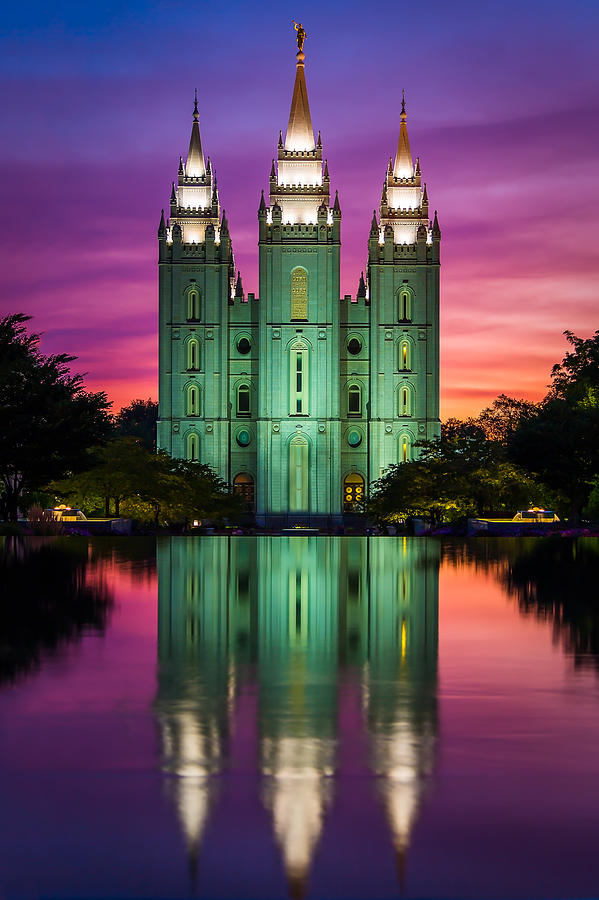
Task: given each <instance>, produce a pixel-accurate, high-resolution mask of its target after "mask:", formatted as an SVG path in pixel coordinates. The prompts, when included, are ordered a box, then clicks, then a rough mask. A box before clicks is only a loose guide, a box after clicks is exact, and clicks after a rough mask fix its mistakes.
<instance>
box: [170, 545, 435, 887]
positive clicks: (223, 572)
mask: <svg viewBox="0 0 599 900" xmlns="http://www.w3.org/2000/svg"><path fill="white" fill-rule="evenodd" d="M157 558H158V586H159V618H158V639H159V686H158V694H157V698H156V716H157V720H158V723H159V728H160V736H161V746H162V767H163V770H164V772H165V775H166V783H167V785H168V787H169V791H170V793H171V796H172V799H173V802H174V804H175V806H176V808H177V811H178V815H179V819H180V822H181V826H182V828H183V831H184V834H185V837H186V842H187V846H188V851H189V856H190V860H191V861H192V864H193V865H195V860H196V858H197V856H198V853H199V852H200V847H201V842H202V837H203V834H204V832H205V830H206V828H207V825H208V821H209V818H210V812H211V810H212V808H213V807H214V804H215V802H216V801H217V797H216V793H217V785H218V783H219V779H218V778H217V777H215V776H217V775H218V774H219V773H221V772H224V771H226V770H227V769H228V767H229V765H230V739H231V735H232V733H233V731H234V727H235V725H236V721H237V717H238V702H237V701H238V697H239V694H240V691H241V690H242V689H243V686H244V684H245V685H246V687H247V686H248V685H249V686H250V687H251V688H252V690H254V691H255V693H256V703H257V705H256V716H255V719H256V720H255V722H253V725H252V727H253V728H254V729H255V736H256V739H257V743H256V746H257V748H258V750H257V754H258V758H257V759H255V760H253V761H250V764H251V765H252V764H253V765H254V766H255V769H256V770H257V771H258V772H259V773H260V779H261V799H262V802H263V803H264V805H265V807H266V809H267V810H268V811H269V814H270V817H271V821H272V827H273V831H274V836H275V839H276V842H277V845H278V847H279V850H280V853H281V858H282V863H283V866H284V870H285V874H286V878H287V882H288V890H289V894H290V896H292V897H301V896H303V895H304V894H305V893H306V891H307V887H308V881H309V876H310V871H311V868H312V865H313V860H314V856H315V853H316V851H317V848H318V846H319V843H320V840H321V837H322V834H323V830H324V828H326V821H327V811H328V810H329V808H330V806H331V804H332V802H333V800H334V792H335V786H336V779H335V773H336V770H337V767H338V759H339V754H338V751H339V742H340V740H347V739H348V736H347V735H342V734H341V730H340V728H339V721H338V719H339V690H340V683H341V682H342V681H344V682H346V683H351V684H353V685H355V689H356V697H357V698H358V699H359V701H360V703H361V708H362V714H363V728H364V730H365V732H366V736H367V744H368V748H369V758H368V760H366V761H365V764H366V765H367V767H368V769H369V770H370V771H371V772H372V773H373V774H374V775H375V776H377V777H376V778H375V779H373V785H376V789H375V790H380V795H381V797H382V802H383V806H384V809H385V812H386V817H387V821H388V824H389V828H390V832H391V835H392V839H393V845H394V847H395V851H396V853H397V855H398V860H399V870H400V878H401V877H402V874H401V873H402V872H403V867H404V860H405V854H406V850H407V847H408V844H409V841H410V834H411V831H412V828H413V825H414V822H415V820H416V818H417V815H418V810H419V807H420V804H421V800H422V796H423V792H424V789H425V785H426V781H427V778H428V776H429V775H430V774H431V772H432V769H433V763H434V744H435V735H436V731H437V713H436V687H437V627H438V626H437V623H438V569H439V550H438V545H437V544H436V543H434V542H432V541H418V540H415V539H411V540H410V539H408V540H402V539H397V540H396V539H391V538H389V539H387V538H385V539H380V538H379V539H376V538H371V539H368V538H341V539H340V538H326V537H291V538H283V537H272V538H271V537H264V538H221V537H214V538H165V539H160V540H159V542H158V550H157ZM245 727H247V723H246V726H245ZM350 739H351V738H350ZM256 840H259V837H258V836H256Z"/></svg>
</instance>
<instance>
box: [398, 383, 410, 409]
mask: <svg viewBox="0 0 599 900" xmlns="http://www.w3.org/2000/svg"><path fill="white" fill-rule="evenodd" d="M399 415H400V416H411V415H412V391H411V390H410V388H409V387H408V385H402V386H401V387H400V389H399Z"/></svg>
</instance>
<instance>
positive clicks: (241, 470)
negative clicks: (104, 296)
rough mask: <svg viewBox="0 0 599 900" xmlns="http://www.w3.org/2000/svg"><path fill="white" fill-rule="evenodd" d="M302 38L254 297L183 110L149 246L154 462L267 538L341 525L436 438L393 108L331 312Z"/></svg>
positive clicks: (332, 256) (267, 204)
mask: <svg viewBox="0 0 599 900" xmlns="http://www.w3.org/2000/svg"><path fill="white" fill-rule="evenodd" d="M300 29H301V26H300ZM296 30H297V29H296ZM298 34H299V31H298ZM301 35H302V37H301V44H300V38H299V37H298V47H299V49H298V52H297V57H296V73H295V84H294V87H293V94H292V100H291V108H290V112H289V121H288V125H287V130H286V133H285V137H284V138H283V133H282V132H280V133H279V140H278V146H277V148H276V158H274V159H273V161H272V165H271V170H270V180H269V186H268V192H267V196H266V197H265V194H264V192H263V193H262V197H261V199H260V204H259V208H258V247H259V297H257V296H255V295H254V294H251V293H250V294H248V295H247V296H246V295H245V293H244V290H243V283H242V278H241V274H240V273H239V272H237V270H236V267H235V261H234V256H233V248H232V243H231V235H230V232H229V226H228V222H227V218H226V215H225V212H224V211H223V210H221V206H220V200H219V195H218V189H217V184H216V177H215V175H214V171H213V168H212V165H211V162H210V159H209V158H205V157H204V152H203V149H202V142H201V136H200V127H199V114H198V106H197V97H196V102H195V104H194V112H193V123H192V132H191V139H190V143H189V151H188V154H187V158H186V160H185V161H184V160H183V159H180V162H179V171H178V176H177V182H176V183H173V185H172V191H171V200H170V211H169V216H168V218H165V216H164V211H163V213H162V216H161V219H160V225H159V229H158V242H159V303H160V326H159V331H160V334H159V348H160V349H159V356H160V358H159V422H158V446H159V448H161V449H163V450H166V451H167V452H168V453H170V454H171V455H173V456H176V457H182V458H187V459H189V460H197V461H201V462H203V463H206V464H208V465H210V466H211V467H212V468H213V469H215V470H216V472H217V473H218V474H219V475H220V476H221V477H222V478H223V479H224V480H225V481H226V482H228V483H229V484H231V485H232V487H233V489H234V490H235V491H237V492H239V493H241V494H242V495H243V496H244V498H245V500H246V502H247V507H248V513H249V514H251V515H252V516H255V520H256V522H257V524H259V525H265V526H271V527H273V526H274V527H277V526H283V525H293V524H313V525H329V526H330V525H337V524H340V523H341V522H342V521H343V519H344V517H348V516H351V515H352V514H353V513H354V512H355V511H357V510H359V508H360V505H361V503H362V502H363V500H364V499H365V498H366V496H367V495H368V491H369V488H370V485H371V484H372V482H374V481H376V479H377V478H379V477H380V476H381V474H382V473H384V472H385V470H386V469H387V468H388V467H389V466H390V465H392V464H397V463H401V462H406V461H408V460H410V459H412V458H413V457H414V456H415V455H416V454H417V453H418V446H417V442H418V441H422V440H424V439H433V438H435V437H437V436H438V435H439V433H440V421H439V262H440V240H441V232H440V229H439V223H438V220H437V214H436V212H435V214H434V217H433V220H432V221H431V219H430V218H429V201H428V193H427V188H426V184H424V183H423V181H422V174H421V169H420V162H419V160H418V159H416V161H415V162H414V161H413V159H412V154H411V150H410V142H409V138H408V129H407V114H406V105H405V98H404V99H402V102H401V113H400V126H399V138H398V144H397V152H396V154H395V159H393V158H391V159H390V160H389V165H388V167H386V172H385V178H384V181H383V189H382V194H381V202H380V207H379V210H378V214H377V211H376V210H375V211H374V213H373V217H372V222H371V226H370V234H369V238H368V248H367V253H368V255H367V262H366V267H365V270H364V271H365V274H364V272H363V273H362V274H361V276H360V279H359V284H358V288H357V291H356V296H355V297H352V296H344V297H341V296H340V251H341V204H340V201H339V196H338V194H337V192H336V191H335V192H334V195H332V192H331V185H330V174H329V167H328V163H327V160H326V158H325V157H324V153H323V144H322V140H321V136H320V132H318V135H317V137H316V139H315V136H314V129H313V127H312V117H311V114H310V104H309V100H308V90H307V86H306V77H305V61H306V60H305V54H304V52H303V49H302V48H303V41H304V38H305V32H304V31H303V29H302V30H301ZM332 196H333V200H332V202H331V197H332Z"/></svg>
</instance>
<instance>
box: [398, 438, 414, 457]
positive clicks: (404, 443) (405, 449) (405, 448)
mask: <svg viewBox="0 0 599 900" xmlns="http://www.w3.org/2000/svg"><path fill="white" fill-rule="evenodd" d="M411 453H412V451H411V444H410V438H409V437H408V436H407V435H406V434H404V435H402V436H401V438H400V444H399V461H400V462H409V461H410V459H411Z"/></svg>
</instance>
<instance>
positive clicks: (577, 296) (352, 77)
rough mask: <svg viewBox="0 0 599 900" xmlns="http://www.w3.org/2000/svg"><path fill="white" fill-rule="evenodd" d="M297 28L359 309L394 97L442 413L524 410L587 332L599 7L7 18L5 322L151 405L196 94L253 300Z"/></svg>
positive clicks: (0, 291) (1, 137) (190, 6)
mask: <svg viewBox="0 0 599 900" xmlns="http://www.w3.org/2000/svg"><path fill="white" fill-rule="evenodd" d="M292 19H296V20H297V21H301V22H302V23H303V25H304V28H305V29H306V31H307V35H308V36H307V39H306V43H305V46H304V50H305V52H306V57H307V58H306V79H307V83H308V92H309V98H310V106H311V112H312V121H313V124H314V127H315V129H320V130H321V132H322V140H323V148H324V154H325V156H327V157H328V160H329V169H330V173H331V187H332V188H333V189H335V188H337V189H338V190H339V199H340V203H341V208H342V212H343V220H342V277H341V289H342V293H343V294H355V291H356V288H357V283H358V278H359V275H360V271H361V270H362V269H363V268H364V265H365V261H366V242H367V239H368V232H369V228H370V221H371V218H372V210H373V208H374V207H375V206H376V207H378V204H379V200H380V190H381V184H382V180H383V177H384V173H385V167H386V163H387V160H388V157H389V156H390V155H392V154H393V153H394V152H395V147H396V144H397V135H398V131H399V112H400V104H401V91H402V89H405V91H406V99H407V112H408V130H409V136H410V143H411V148H412V153H413V154H414V156H416V155H418V156H420V159H421V165H422V172H423V178H424V180H425V181H426V182H427V185H428V193H429V198H430V204H431V209H437V210H438V213H439V223H440V226H441V230H442V243H441V253H442V274H441V278H442V282H441V285H442V286H441V323H442V325H441V327H442V331H441V415H442V418H447V417H448V416H454V415H457V416H467V415H473V414H476V413H477V412H478V411H479V410H480V409H482V408H483V407H484V406H486V405H488V404H489V403H490V402H492V400H493V399H494V398H495V397H496V396H497V395H498V394H499V393H502V392H503V393H507V394H510V395H512V396H517V397H525V398H527V399H532V400H538V399H540V398H541V397H542V396H543V395H544V393H545V390H546V386H547V383H548V381H549V373H550V369H551V366H552V365H553V363H554V362H556V361H558V360H560V359H561V358H562V357H563V355H564V353H565V351H566V349H567V344H566V341H565V338H564V337H563V331H564V330H565V329H569V330H571V331H574V332H575V333H576V334H578V335H580V336H581V337H588V336H590V335H591V334H592V333H593V332H594V331H595V330H596V329H597V328H599V315H598V313H599V291H598V290H597V284H598V280H599V254H598V252H597V244H596V239H595V235H596V234H597V233H598V232H599V228H598V226H599V165H598V163H599V115H598V108H599V66H598V65H597V58H598V57H599V27H598V26H599V3H598V2H597V0H573V2H565V0H545V2H540V0H518V2H516V0H502V2H500V3H499V2H493V0H491V2H482V0H479V2H472V0H453V2H449V0H429V2H428V3H426V4H421V5H414V4H409V5H408V4H398V3H390V2H371V3H369V4H364V3H356V2H351V0H349V2H348V0H344V2H343V3H342V2H340V0H333V2H326V3H322V2H320V3H316V2H296V3H295V4H289V3H286V2H279V3H273V2H271V0H267V2H263V3H260V4H255V3H248V2H228V3H220V4H218V3H207V2H204V0H195V2H194V3H191V2H189V0H171V2H168V3H167V2H163V0H158V2H153V3H152V2H143V0H130V2H128V3H127V4H123V3H121V2H116V0H103V2H94V0H92V2H89V3H79V2H77V3H75V2H64V0H58V2H57V3H55V4H47V3H44V4H42V3H41V2H39V0H31V2H29V3H27V4H11V5H10V6H9V7H7V8H6V9H5V11H4V13H3V25H4V28H3V33H2V35H1V36H0V75H1V78H0V82H1V87H0V91H1V102H2V129H1V134H0V191H1V195H2V197H3V211H4V223H5V224H4V233H3V240H2V242H1V247H0V253H1V259H0V315H5V314H8V313H11V312H24V313H27V314H29V315H31V316H33V317H34V318H33V322H32V328H34V329H35V330H36V331H41V332H42V333H43V335H44V337H43V344H42V347H43V350H44V351H45V352H47V353H51V352H66V353H70V354H73V355H74V356H77V357H78V359H77V362H76V363H75V364H74V368H75V369H76V370H77V371H81V372H85V373H86V384H87V386H88V387H89V389H91V390H105V391H106V392H107V394H108V396H109V398H110V399H111V400H112V401H114V407H115V409H118V408H119V407H120V406H122V405H124V404H127V403H129V402H130V401H131V400H132V399H134V398H137V397H140V398H147V397H150V396H151V397H153V398H156V397H157V305H158V298H157V266H156V258H157V240H156V230H157V227H158V222H159V219H160V210H161V208H162V207H168V200H169V196H170V184H171V181H172V180H173V179H176V175H177V166H178V159H179V155H180V154H183V155H184V154H185V153H186V150H187V145H188V141H189V132H190V127H191V113H192V109H193V93H194V89H195V88H196V87H197V89H198V97H199V107H200V128H201V133H202V142H203V146H204V151H205V153H207V154H208V155H209V156H210V157H211V159H212V162H213V164H214V167H215V170H216V173H217V177H218V183H219V192H220V199H221V204H222V206H223V207H224V208H225V209H226V212H227V218H228V220H229V224H230V229H231V234H232V239H233V249H234V252H235V259H236V264H237V266H238V268H239V269H240V270H241V273H242V277H243V282H244V287H245V290H246V291H257V246H256V244H257V239H258V233H257V216H256V213H257V208H258V203H259V198H260V190H261V188H267V187H268V175H269V172H270V161H271V158H272V156H273V155H274V153H275V151H276V142H277V138H278V133H279V129H283V130H285V128H286V125H287V119H288V115H289V105H290V101H291V93H292V88H293V79H294V75H295V52H296V49H297V47H296V44H295V32H294V30H293V27H292V25H291V20H292Z"/></svg>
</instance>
